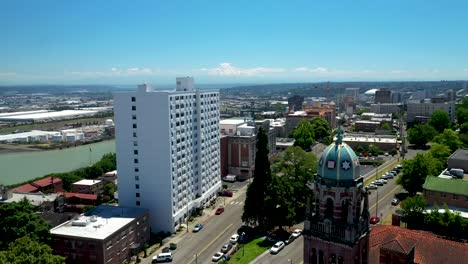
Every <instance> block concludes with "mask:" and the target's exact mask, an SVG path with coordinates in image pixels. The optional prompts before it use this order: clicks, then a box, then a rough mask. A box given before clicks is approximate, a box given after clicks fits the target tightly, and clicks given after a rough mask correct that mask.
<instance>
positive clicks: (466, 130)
mask: <svg viewBox="0 0 468 264" xmlns="http://www.w3.org/2000/svg"><path fill="white" fill-rule="evenodd" d="M460 133H461V134H468V122H465V123H463V124H461V125H460Z"/></svg>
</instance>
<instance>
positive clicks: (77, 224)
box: [72, 221, 88, 226]
mask: <svg viewBox="0 0 468 264" xmlns="http://www.w3.org/2000/svg"><path fill="white" fill-rule="evenodd" d="M87 224H88V223H86V222H85V221H73V222H72V226H86V225H87Z"/></svg>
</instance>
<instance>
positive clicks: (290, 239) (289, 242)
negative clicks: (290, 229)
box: [284, 235, 296, 245]
mask: <svg viewBox="0 0 468 264" xmlns="http://www.w3.org/2000/svg"><path fill="white" fill-rule="evenodd" d="M294 239H296V238H295V237H293V235H290V236H289V238H288V239H286V240H285V241H284V243H286V245H289V244H291V243H292V242H293V241H294Z"/></svg>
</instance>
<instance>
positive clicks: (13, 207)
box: [0, 199, 50, 250]
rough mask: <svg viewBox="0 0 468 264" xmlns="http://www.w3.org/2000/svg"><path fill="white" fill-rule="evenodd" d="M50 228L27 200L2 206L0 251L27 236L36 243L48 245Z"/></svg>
mask: <svg viewBox="0 0 468 264" xmlns="http://www.w3.org/2000/svg"><path fill="white" fill-rule="evenodd" d="M49 228H50V226H49V225H48V224H47V223H46V222H44V220H43V219H42V218H41V217H40V216H39V215H38V214H37V213H36V212H35V211H34V207H33V206H32V205H31V203H29V201H28V200H26V199H25V200H23V201H21V202H17V203H16V202H13V203H1V204H0V238H1V239H0V250H2V249H6V247H7V246H8V244H9V243H11V242H13V241H15V240H16V239H18V238H20V237H23V236H26V235H27V236H29V237H30V238H31V239H32V240H34V241H37V242H40V243H48V242H49V241H50V233H49Z"/></svg>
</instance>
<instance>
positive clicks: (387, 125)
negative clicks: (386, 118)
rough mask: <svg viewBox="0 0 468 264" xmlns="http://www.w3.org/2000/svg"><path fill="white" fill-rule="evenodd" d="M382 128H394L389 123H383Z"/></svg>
mask: <svg viewBox="0 0 468 264" xmlns="http://www.w3.org/2000/svg"><path fill="white" fill-rule="evenodd" d="M381 128H382V129H384V130H392V127H391V126H390V125H389V124H388V123H383V125H382V127H381Z"/></svg>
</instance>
